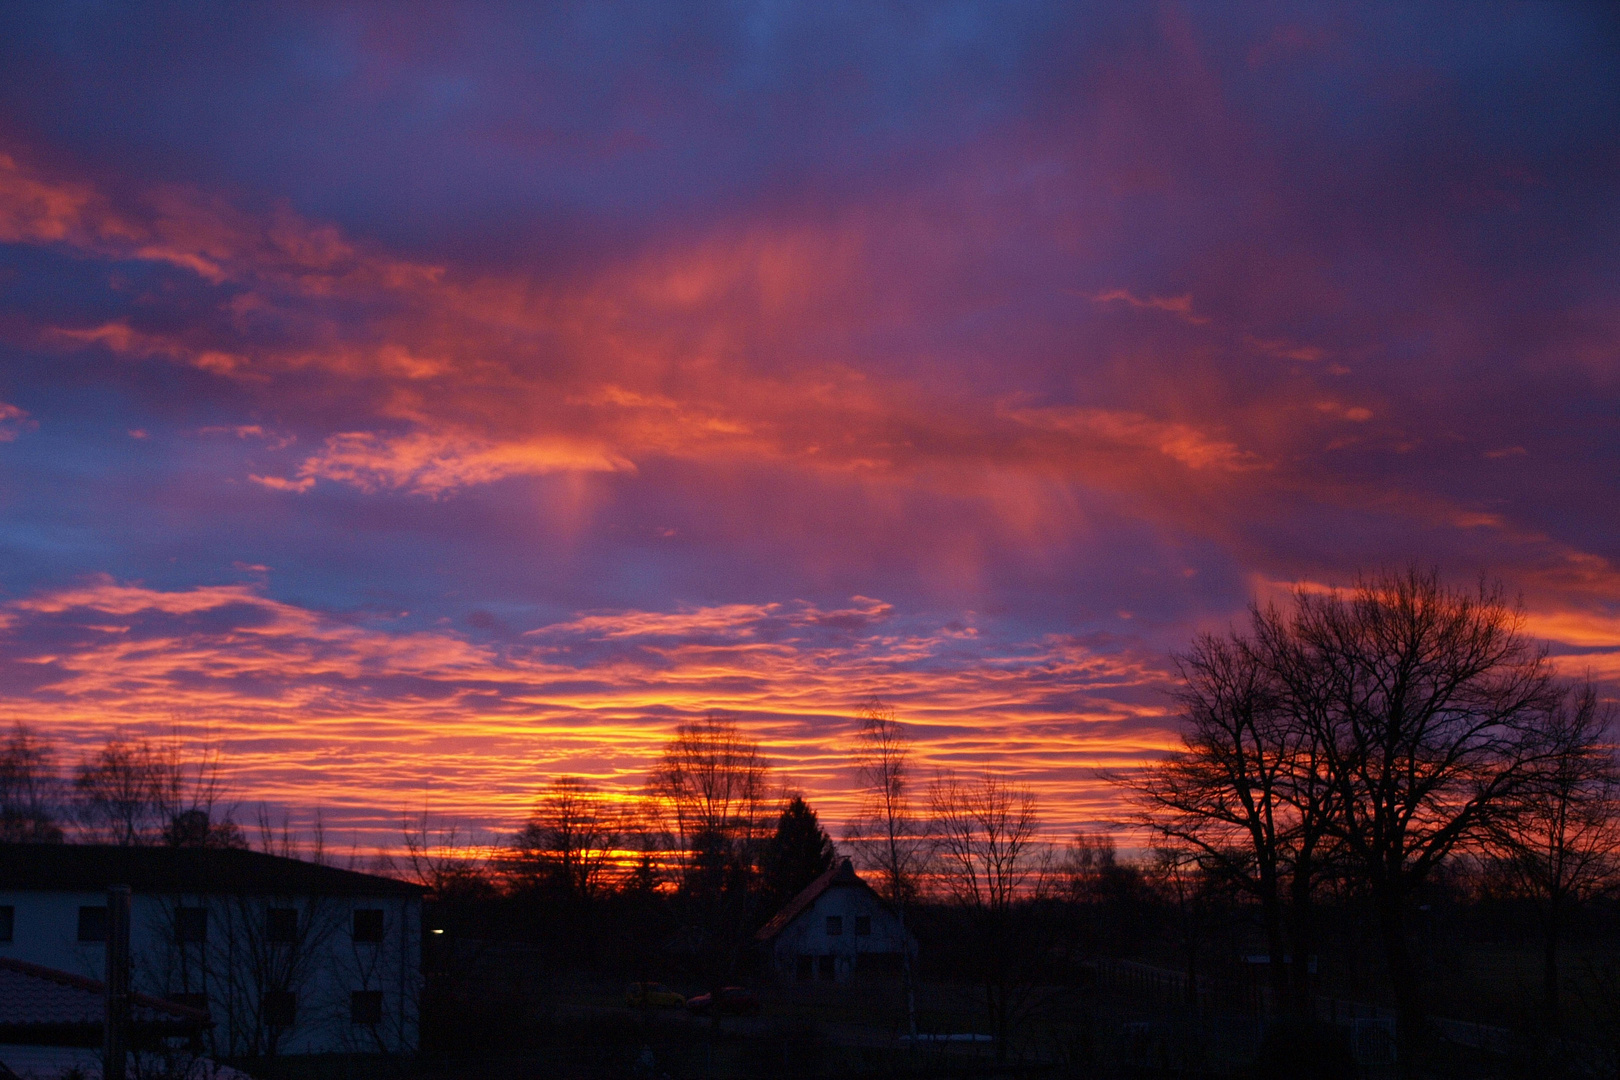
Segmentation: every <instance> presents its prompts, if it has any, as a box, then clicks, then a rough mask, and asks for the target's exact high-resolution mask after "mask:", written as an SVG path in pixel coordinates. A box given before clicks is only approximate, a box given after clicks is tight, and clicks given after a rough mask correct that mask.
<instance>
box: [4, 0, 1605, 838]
mask: <svg viewBox="0 0 1620 1080" xmlns="http://www.w3.org/2000/svg"><path fill="white" fill-rule="evenodd" d="M1617 464H1620V19H1617V18H1616V16H1615V15H1614V13H1613V12H1612V11H1610V10H1609V9H1607V8H1605V7H1603V6H1601V5H1590V4H1558V3H1537V4H1511V3H1502V4H1457V5H1448V4H1436V5H1424V6H1423V7H1422V8H1421V9H1414V8H1413V7H1412V6H1411V5H1407V4H1376V3H1367V4H1355V5H1340V4H1314V3H1266V4H1255V5H1250V6H1248V7H1241V6H1238V5H1201V4H1182V3H1116V2H1103V3H1093V4H1075V3H1051V4H1048V3H1019V2H1005V3H978V4H974V3H948V2H941V3H926V4H914V3H894V4H884V3H873V2H870V0H861V2H854V3H838V2H833V0H822V2H817V3H804V4H788V3H764V2H761V3H745V2H737V3H729V4H716V5H707V6H691V5H651V4H645V3H640V2H627V3H623V4H615V3H607V2H604V3H593V4H568V3H562V4H553V5H509V6H507V5H482V4H433V5H412V4H404V3H401V4H391V5H370V4H361V5H348V4H342V3H330V2H322V3H311V4H308V5H305V4H297V3H280V4H268V5H254V6H252V7H240V6H224V7H221V6H219V5H215V4H203V3H197V4H186V3H176V4H166V5H127V4H118V3H91V2H72V3H61V2H56V3H41V4H33V5H29V4H9V5H6V6H5V7H4V9H3V10H0V721H7V722H8V721H13V720H17V721H23V722H25V723H28V724H30V725H32V726H33V727H35V728H36V729H37V730H39V731H41V732H45V733H48V734H49V735H50V736H51V737H52V738H53V739H54V740H55V741H56V743H57V745H58V749H59V761H60V763H61V764H62V766H63V768H64V769H67V768H70V767H71V766H72V765H73V764H74V763H75V762H77V761H78V760H79V758H80V755H81V754H82V753H84V752H85V751H86V750H87V749H91V748H93V747H95V746H97V745H99V744H100V743H102V742H104V741H105V740H106V739H107V738H109V737H110V736H112V735H115V734H120V735H123V736H124V737H131V738H133V737H139V736H141V735H147V736H160V735H164V734H166V733H172V732H176V731H178V732H182V733H184V735H185V737H186V738H187V739H189V740H191V741H192V742H193V744H197V745H200V744H201V743H203V742H209V741H211V742H213V743H215V744H217V745H218V746H219V747H220V750H221V752H222V755H223V760H224V762H225V767H226V770H227V772H228V774H229V781H230V797H231V799H232V800H233V801H234V802H235V803H236V804H237V805H238V806H239V813H240V814H241V815H242V816H243V817H244V818H248V817H251V816H252V815H253V813H255V812H256V811H255V810H254V809H252V808H256V807H258V806H259V805H261V804H263V805H266V806H268V807H270V808H272V811H273V812H275V813H287V814H289V815H291V816H292V818H293V819H294V820H295V821H302V822H307V821H309V820H311V819H312V815H313V814H314V813H315V811H316V810H317V809H319V811H320V813H321V814H322V816H323V818H324V820H325V822H326V827H327V829H328V835H329V837H331V838H332V839H333V840H334V841H336V842H345V843H351V844H354V845H357V846H360V847H363V848H367V849H370V848H388V847H392V846H397V844H398V841H399V822H400V819H401V815H402V814H405V813H420V812H421V811H422V809H423V808H424V807H427V808H428V809H429V810H430V812H431V814H432V815H433V816H434V817H435V818H436V819H438V820H440V821H442V822H451V821H454V822H458V823H460V825H461V827H462V828H464V829H466V830H468V831H469V832H475V833H479V834H480V835H484V836H489V837H495V836H498V835H499V834H501V833H502V832H506V831H510V830H511V829H513V828H514V827H515V826H516V825H517V824H518V823H519V822H520V821H521V820H522V818H523V817H524V815H525V813H526V812H527V808H528V807H529V805H530V803H531V801H532V800H533V798H534V795H535V793H536V792H537V791H538V790H539V789H540V788H541V787H542V786H543V785H544V784H545V783H546V782H547V781H548V780H549V779H550V778H552V777H554V776H557V775H560V774H565V773H566V774H576V775H581V776H585V777H588V778H591V779H592V780H593V781H595V782H597V783H600V784H602V785H604V786H605V787H607V788H609V789H613V790H626V791H628V790H632V789H634V788H635V787H636V786H637V785H639V784H640V783H641V780H642V778H643V777H644V776H645V773H646V770H647V767H648V765H649V764H650V763H651V762H652V760H653V759H654V758H655V757H656V755H657V753H658V750H659V748H660V746H661V745H662V743H663V741H664V740H665V739H667V738H668V736H669V734H670V733H671V731H672V730H673V728H674V727H675V725H677V724H678V723H681V722H682V721H686V720H691V719H695V718H697V717H701V716H703V715H705V714H706V713H707V712H709V711H710V710H719V711H721V712H722V713H724V714H725V715H726V716H728V717H730V718H732V719H733V720H735V721H736V722H737V723H738V724H740V725H741V726H742V727H743V728H744V729H745V730H746V731H747V732H748V733H749V734H750V735H751V736H753V737H755V738H757V739H759V740H760V741H761V743H762V744H763V745H764V747H765V749H766V751H767V753H768V754H769V756H770V758H771V761H772V763H773V765H774V770H775V776H776V782H777V783H779V784H780V785H781V786H782V787H783V788H784V789H794V790H802V791H804V792H805V793H806V794H807V795H808V796H809V797H810V799H811V802H812V804H813V805H816V806H819V807H820V808H821V809H822V810H823V814H824V816H825V817H826V818H827V819H828V820H829V822H830V823H831V824H833V826H834V828H835V832H836V831H837V830H838V829H839V828H840V827H841V825H842V823H843V822H844V821H845V820H847V818H848V815H849V813H850V809H851V807H852V805H853V803H852V799H853V797H854V796H853V786H852V776H851V772H850V768H849V764H848V751H849V746H850V738H851V734H852V732H853V730H854V724H855V721H854V716H855V714H856V711H857V710H858V708H859V707H860V705H861V703H862V702H863V701H866V700H868V699H870V698H872V697H874V696H875V697H878V698H881V699H882V700H884V701H886V702H888V703H889V704H890V705H892V706H893V707H894V709H895V710H896V713H897V715H898V716H899V718H900V719H901V720H903V721H904V722H906V723H907V725H908V727H909V730H910V731H911V733H912V735H913V737H914V740H915V744H916V748H917V755H918V761H917V764H918V772H919V775H920V776H927V775H930V774H931V773H932V771H933V770H935V769H954V770H959V771H963V772H966V773H976V772H982V771H984V770H986V769H993V770H996V771H999V772H1001V773H1002V774H1004V775H1006V776H1008V777H1011V778H1013V779H1015V780H1016V781H1018V782H1020V783H1025V784H1028V785H1029V786H1031V787H1032V788H1034V790H1035V791H1036V792H1037V794H1038V796H1039V798H1040V800H1041V808H1042V815H1043V820H1044V822H1045V827H1046V829H1047V832H1048V834H1049V835H1051V836H1054V837H1058V836H1062V835H1066V834H1068V833H1071V832H1072V831H1074V830H1075V829H1077V828H1086V827H1092V826H1094V825H1095V824H1096V823H1098V822H1105V821H1108V820H1111V819H1112V818H1114V817H1117V816H1118V815H1119V812H1120V811H1119V806H1118V800H1117V796H1116V795H1115V793H1114V791H1113V790H1112V789H1111V788H1109V787H1108V786H1107V785H1106V784H1105V783H1103V782H1102V781H1101V780H1100V779H1099V775H1100V774H1099V770H1108V769H1121V768H1129V767H1130V766H1132V765H1134V764H1139V763H1141V762H1143V761H1146V760H1150V759H1152V757H1153V756H1154V755H1155V754H1157V753H1159V752H1161V751H1162V750H1164V749H1165V748H1167V747H1169V746H1171V745H1173V744H1174V741H1175V719H1174V716H1173V712H1172V706H1171V703H1170V701H1169V699H1168V697H1167V690H1168V689H1169V688H1170V687H1171V685H1172V672H1173V664H1172V655H1173V653H1174V652H1175V651H1176V650H1178V649H1183V648H1185V647H1186V646H1187V644H1188V643H1189V641H1190V640H1191V639H1192V637H1193V635H1195V634H1197V633H1199V632H1200V631H1205V630H1211V631H1219V630H1222V629H1224V628H1226V627H1228V626H1229V625H1231V624H1232V623H1233V621H1234V620H1238V619H1241V618H1242V616H1243V612H1244V608H1245V605H1246V604H1248V603H1249V602H1250V601H1251V600H1253V599H1257V598H1258V599H1266V598H1273V597H1279V596H1283V595H1285V594H1286V592H1287V590H1288V589H1289V588H1290V587H1292V586H1296V585H1300V584H1311V585H1315V584H1335V583H1337V584H1346V583H1349V582H1352V581H1353V580H1354V579H1355V576H1356V574H1357V573H1358V572H1360V571H1370V570H1377V569H1378V568H1380V567H1405V566H1418V567H1423V568H1430V567H1432V568H1437V569H1438V570H1439V571H1440V572H1441V573H1442V574H1444V575H1445V576H1446V577H1447V579H1448V580H1450V581H1452V582H1454V583H1457V584H1460V585H1470V584H1472V583H1473V582H1474V581H1475V580H1477V579H1478V578H1479V577H1480V576H1481V575H1484V576H1485V577H1487V578H1489V579H1492V580H1499V581H1501V582H1502V583H1503V584H1504V586H1505V587H1506V588H1507V589H1508V591H1509V592H1510V594H1512V595H1514V596H1516V597H1519V598H1521V599H1522V603H1523V606H1524V612H1525V620H1526V623H1525V625H1526V628H1527V630H1528V632H1530V633H1532V634H1533V635H1535V636H1536V637H1538V638H1541V639H1544V640H1546V641H1547V642H1549V644H1550V647H1551V649H1552V652H1553V654H1554V656H1555V658H1556V660H1557V662H1558V664H1559V665H1560V667H1561V668H1562V669H1563V670H1565V671H1566V672H1568V673H1570V674H1571V675H1581V674H1584V673H1587V672H1590V673H1592V674H1593V675H1594V676H1595V677H1597V678H1598V679H1599V680H1601V681H1603V683H1604V685H1605V686H1606V687H1608V688H1609V690H1608V691H1606V692H1610V693H1612V692H1613V687H1614V686H1615V685H1616V680H1620V561H1617V560H1620V528H1617V525H1620V498H1617V496H1620V469H1617V468H1616V466H1617Z"/></svg>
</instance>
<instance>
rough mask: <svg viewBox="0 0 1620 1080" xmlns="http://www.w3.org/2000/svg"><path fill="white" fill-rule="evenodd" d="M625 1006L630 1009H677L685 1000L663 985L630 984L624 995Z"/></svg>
mask: <svg viewBox="0 0 1620 1080" xmlns="http://www.w3.org/2000/svg"><path fill="white" fill-rule="evenodd" d="M624 1001H625V1004H627V1005H629V1006H630V1007H631V1008H632V1009H639V1008H642V1007H644V1006H652V1007H653V1008H658V1009H679V1008H682V1007H684V1006H685V1005H686V999H685V998H683V997H681V995H679V994H677V993H676V992H675V991H673V990H671V989H670V988H669V987H667V986H665V985H664V984H663V983H631V984H630V989H629V990H628V991H626V992H625V995H624Z"/></svg>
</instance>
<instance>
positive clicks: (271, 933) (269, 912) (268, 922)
mask: <svg viewBox="0 0 1620 1080" xmlns="http://www.w3.org/2000/svg"><path fill="white" fill-rule="evenodd" d="M287 916H290V917H291V918H290V921H291V923H292V925H291V926H290V927H287V926H281V925H278V924H279V923H280V922H281V917H287ZM283 931H285V933H283ZM264 939H265V940H266V941H268V942H269V943H270V944H272V945H293V944H296V943H297V941H298V909H297V908H295V907H267V908H265V909H264Z"/></svg>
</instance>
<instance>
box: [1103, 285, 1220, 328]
mask: <svg viewBox="0 0 1620 1080" xmlns="http://www.w3.org/2000/svg"><path fill="white" fill-rule="evenodd" d="M1091 301H1092V303H1094V304H1107V303H1112V302H1114V301H1124V302H1125V303H1126V304H1129V305H1130V306H1131V307H1133V308H1139V309H1146V310H1151V311H1163V312H1167V313H1168V314H1171V315H1174V316H1176V317H1177V318H1178V319H1184V320H1186V321H1187V322H1190V323H1193V324H1195V325H1198V326H1202V325H1204V324H1205V323H1207V322H1209V320H1208V319H1206V318H1203V317H1201V316H1198V315H1194V314H1193V309H1192V296H1191V294H1184V295H1181V296H1150V297H1148V298H1147V299H1146V300H1142V299H1139V298H1137V297H1136V296H1134V295H1133V294H1132V293H1130V292H1129V291H1127V290H1125V289H1109V290H1108V291H1107V292H1100V293H1098V294H1097V295H1095V296H1093V297H1092V298H1091Z"/></svg>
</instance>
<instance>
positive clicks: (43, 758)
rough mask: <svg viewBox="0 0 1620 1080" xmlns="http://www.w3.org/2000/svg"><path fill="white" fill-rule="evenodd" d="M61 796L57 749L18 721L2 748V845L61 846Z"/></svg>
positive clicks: (0, 750) (0, 811) (0, 808)
mask: <svg viewBox="0 0 1620 1080" xmlns="http://www.w3.org/2000/svg"><path fill="white" fill-rule="evenodd" d="M60 794H61V792H60V781H59V779H58V777H57V774H56V755H55V751H54V749H53V748H52V746H51V744H50V743H49V742H47V741H46V740H45V739H43V738H41V737H40V736H38V735H35V734H34V732H33V730H32V729H30V728H29V727H28V726H27V725H25V724H23V723H22V722H21V721H18V722H17V723H16V724H15V725H13V726H12V729H11V734H10V735H9V736H7V738H6V741H5V743H4V744H3V745H0V841H4V842H7V843H56V842H59V841H60V840H61V839H62V827H61V826H60V825H59V824H57V820H56V815H57V800H58V798H59V797H60Z"/></svg>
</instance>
